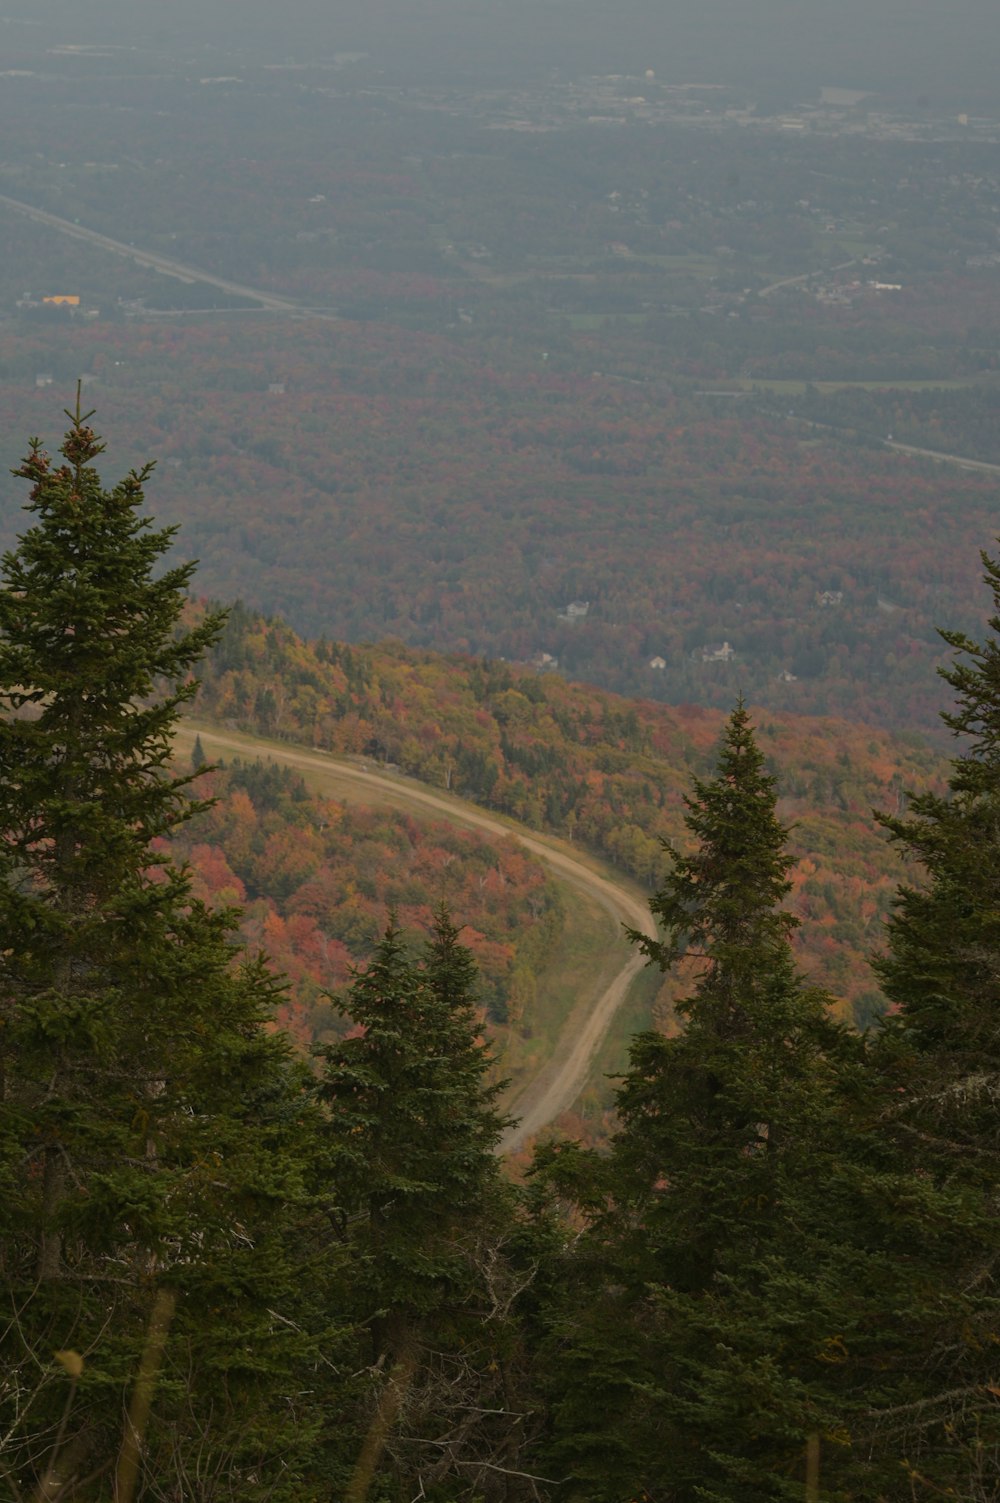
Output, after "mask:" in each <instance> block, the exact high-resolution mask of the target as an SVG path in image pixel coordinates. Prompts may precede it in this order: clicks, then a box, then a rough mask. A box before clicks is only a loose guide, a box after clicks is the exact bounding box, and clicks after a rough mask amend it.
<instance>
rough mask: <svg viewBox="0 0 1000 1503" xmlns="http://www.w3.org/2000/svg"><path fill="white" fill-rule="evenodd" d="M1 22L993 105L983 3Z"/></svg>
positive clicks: (427, 63)
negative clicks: (650, 71) (823, 87)
mask: <svg viewBox="0 0 1000 1503" xmlns="http://www.w3.org/2000/svg"><path fill="white" fill-rule="evenodd" d="M6 22H7V24H6V26H4V28H3V33H0V34H5V35H4V39H5V41H6V42H7V44H8V47H10V46H11V45H16V28H17V23H21V24H25V25H31V26H38V25H41V26H44V27H46V28H51V29H53V30H54V31H57V32H58V33H59V34H60V37H61V38H62V39H63V40H64V41H75V42H86V41H88V40H90V41H95V40H102V41H107V40H109V39H111V38H112V36H113V37H114V39H116V40H119V41H128V42H130V43H133V44H146V45H156V46H161V47H162V46H166V47H169V48H171V49H173V48H178V47H180V48H184V49H190V48H192V47H196V46H214V47H220V46H221V47H224V48H227V49H230V50H233V51H239V52H244V53H256V54H259V53H261V52H279V53H281V55H282V56H287V55H296V54H300V55H303V56H305V55H307V54H308V55H312V54H313V53H314V52H315V51H316V49H320V50H321V51H323V50H328V51H331V52H332V51H345V50H351V49H359V50H364V51H366V52H369V53H370V54H371V56H372V60H373V61H375V62H377V63H378V64H380V65H381V66H384V67H385V68H387V69H390V70H392V71H393V72H394V73H396V74H398V73H400V72H402V73H409V74H410V75H411V76H412V77H413V78H414V79H425V78H427V77H428V76H433V75H436V76H439V77H440V76H444V75H448V74H451V75H453V76H454V75H455V74H459V73H464V74H466V75H470V76H474V77H479V78H484V77H490V76H492V77H501V76H502V77H504V78H508V79H510V78H517V77H530V76H533V75H537V74H538V73H539V72H543V71H548V70H553V69H554V70H558V71H559V72H560V73H562V74H564V75H565V74H573V73H576V72H581V71H582V72H593V71H600V72H611V71H627V72H640V71H643V70H645V69H646V68H649V67H652V68H654V69H655V70H656V71H657V74H658V75H659V76H661V77H665V78H670V79H675V80H684V79H691V78H693V77H696V76H697V77H704V78H705V79H706V80H708V81H718V82H743V83H746V84H748V85H756V86H760V85H765V84H766V85H767V86H769V87H772V88H782V89H783V88H787V89H792V90H795V91H799V90H801V89H802V88H804V87H811V86H816V85H819V84H830V83H836V84H840V85H843V86H846V87H852V88H865V89H877V90H879V91H882V92H888V93H892V94H894V95H896V96H897V97H901V98H907V97H910V98H912V97H915V96H928V97H930V98H931V99H932V100H933V102H935V103H940V102H943V101H944V100H946V99H947V100H953V99H954V100H958V101H959V102H963V101H964V102H965V103H967V104H968V103H974V102H975V101H976V100H980V99H985V98H988V97H991V96H995V94H996V91H997V87H998V85H997V76H998V63H1000V46H998V42H1000V23H998V19H997V7H996V3H995V0H951V3H949V4H944V3H942V0H839V3H838V4H836V5H834V4H829V3H826V0H699V3H697V4H694V3H692V0H685V3H683V4H682V3H678V0H619V3H617V4H615V5H610V4H606V3H598V0H335V3H333V4H329V3H322V0H294V3H292V4H286V5H282V6H280V7H275V6H274V5H272V4H269V3H265V0H207V3H203V0H172V3H171V4H170V5H168V6H165V5H162V4H159V3H153V0H141V3H138V4H137V3H135V0H92V3H91V4H88V5H87V6H85V7H84V6H80V5H79V4H76V3H69V0H35V3H33V4H32V5H31V6H30V7H28V6H26V5H25V4H24V0H21V4H20V5H17V4H16V3H15V4H14V5H13V6H12V7H11V9H10V10H9V11H8V12H7V16H6Z"/></svg>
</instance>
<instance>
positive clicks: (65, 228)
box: [0, 193, 308, 313]
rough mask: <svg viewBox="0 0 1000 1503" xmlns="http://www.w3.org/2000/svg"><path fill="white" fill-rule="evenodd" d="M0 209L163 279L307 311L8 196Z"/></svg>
mask: <svg viewBox="0 0 1000 1503" xmlns="http://www.w3.org/2000/svg"><path fill="white" fill-rule="evenodd" d="M0 207H3V208H7V209H13V210H15V212H16V213H18V214H24V215H25V216H26V217H27V218H28V219H34V220H35V221H37V223H39V224H44V225H47V226H48V227H49V229H51V230H58V232H59V234H61V235H70V236H71V237H72V238H73V239H74V240H86V241H87V242H88V244H90V245H97V246H100V248H101V249H102V250H106V251H111V253H112V254H113V255H116V256H126V257H128V259H129V260H130V261H134V262H135V263H136V265H138V266H148V267H149V268H150V269H151V270H153V271H159V272H162V273H163V275H164V276H167V277H177V278H178V279H179V280H180V281H182V282H189V283H190V282H206V283H207V284H208V286H209V287H218V288H219V289H220V291H222V292H228V293H231V294H232V295H233V296H234V297H245V298H253V299H254V301H255V302H257V303H259V304H260V306H261V307H262V308H267V309H269V310H270V311H271V312H272V313H305V312H306V311H308V310H306V309H305V308H303V307H302V306H301V305H300V304H298V303H296V302H294V301H293V299H292V298H287V297H280V296H279V295H278V294H277V293H276V292H262V291H261V289H260V288H259V287H246V286H244V285H243V283H242V282H230V281H229V280H228V279H227V278H226V277H217V276H213V275H212V273H211V272H210V271H202V270H201V269H200V268H199V267H197V266H187V265H185V263H184V262H183V261H174V260H172V259H171V258H170V257H169V256H159V255H157V254H156V253H155V252H153V251H144V250H138V249H136V247H135V246H134V245H126V244H125V242H124V240H112V238H111V236H110V235H101V234H100V233H99V232H98V231H97V230H88V229H86V228H84V226H83V225H81V224H76V223H75V222H74V221H73V220H71V219H61V218H60V217H59V215H58V214H50V213H49V212H48V210H46V209H36V208H35V207H34V205H32V204H26V203H22V202H21V200H20V199H19V198H8V197H7V195H6V194H5V193H0Z"/></svg>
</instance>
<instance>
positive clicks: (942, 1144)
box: [872, 554, 1000, 1499]
mask: <svg viewBox="0 0 1000 1503" xmlns="http://www.w3.org/2000/svg"><path fill="white" fill-rule="evenodd" d="M983 563H984V566H985V570H986V574H985V580H986V584H987V586H988V587H989V589H990V591H991V593H992V597H993V609H994V614H993V616H992V618H991V620H990V623H989V625H990V630H991V633H992V635H991V636H990V637H989V638H988V639H987V640H986V641H985V642H984V643H977V642H975V641H973V640H972V639H971V638H969V637H967V636H966V635H964V634H962V633H958V632H943V633H942V635H943V637H944V639H945V641H946V642H947V643H948V644H949V646H951V647H952V648H953V649H954V650H955V652H956V654H958V655H959V657H958V660H957V661H956V662H955V663H954V664H953V666H952V667H951V668H949V669H947V670H944V672H943V676H944V678H945V679H946V680H947V682H948V683H949V684H950V685H951V686H952V688H953V689H954V691H955V695H956V701H957V703H956V708H955V709H954V710H953V711H951V712H948V713H945V714H944V715H943V717H942V718H943V719H944V721H945V723H946V725H947V726H948V727H949V728H950V730H951V731H952V732H953V733H954V735H955V736H956V737H958V738H960V741H961V749H960V751H959V753H958V755H957V756H956V757H955V759H954V760H953V762H952V771H951V776H950V778H949V780H948V788H947V792H946V793H945V794H943V795H941V794H936V793H924V794H921V795H919V796H916V797H913V798H912V799H911V800H910V804H909V808H908V810H907V812H906V814H905V815H902V816H900V817H897V818H884V819H883V820H882V823H883V824H884V825H885V826H886V828H887V829H888V830H889V832H890V834H891V835H892V837H893V838H894V839H895V840H896V841H898V842H899V843H900V845H902V846H903V847H904V848H905V849H906V850H908V852H909V853H910V854H911V856H914V857H916V858H917V860H918V861H919V862H920V864H921V865H922V867H923V869H924V873H925V878H926V880H925V882H924V884H923V885H922V886H921V887H919V888H904V889H902V890H901V892H900V894H899V896H898V900H897V904H896V907H895V910H894V912H893V914H892V916H891V919H890V922H889V927H888V941H889V948H888V953H887V955H886V957H885V959H884V960H883V961H882V962H881V964H880V965H879V967H878V969H879V972H880V974H881V979H882V981H883V985H884V988H885V992H886V995H887V996H888V998H889V1000H890V1002H892V1003H893V1004H894V1007H895V1010H896V1016H895V1017H893V1018H891V1019H890V1020H889V1022H888V1024H887V1027H886V1029H885V1031H884V1035H883V1037H882V1039H881V1041H880V1045H879V1048H878V1051H877V1054H876V1062H877V1064H878V1065H879V1066H880V1068H881V1071H882V1074H881V1077H880V1085H881V1101H880V1116H881V1121H880V1131H881V1134H882V1135H883V1137H884V1138H885V1139H887V1140H888V1142H889V1143H890V1144H891V1145H892V1148H893V1151H894V1153H895V1155H896V1158H897V1160H898V1162H899V1163H900V1164H902V1165H904V1166H907V1168H908V1170H909V1176H910V1184H911V1185H912V1186H915V1187H916V1188H917V1190H918V1192H919V1199H916V1198H915V1200H914V1202H913V1203H915V1204H916V1205H918V1206H919V1207H920V1214H919V1215H915V1214H913V1212H912V1211H911V1212H910V1214H909V1215H906V1202H901V1203H900V1205H899V1208H898V1210H897V1216H902V1217H903V1218H904V1219H905V1221H906V1225H907V1231H908V1247H907V1265H909V1266H912V1269H913V1280H914V1282H915V1283H917V1282H918V1283H919V1289H920V1292H921V1293H922V1295H923V1297H922V1298H916V1297H915V1299H914V1301H913V1303H912V1306H911V1308H910V1310H909V1311H908V1312H907V1322H906V1325H905V1327H904V1328H903V1329H905V1330H907V1331H908V1332H909V1336H910V1339H909V1341H908V1343H907V1346H906V1349H905V1350H899V1349H897V1350H896V1351H895V1352H894V1353H893V1359H894V1360H893V1371H894V1373H896V1374H897V1379H896V1382H895V1384H894V1385H892V1387H891V1388H890V1390H889V1391H888V1392H887V1393H886V1395H885V1396H884V1398H883V1399H882V1402H881V1404H880V1405H878V1406H875V1411H876V1412H875V1413H874V1414H873V1420H872V1422H873V1425H877V1427H878V1433H879V1435H880V1437H881V1438H882V1439H883V1442H885V1440H886V1439H888V1440H889V1442H890V1443H891V1444H892V1445H893V1446H894V1447H895V1448H896V1449H897V1450H899V1451H902V1452H904V1453H905V1454H906V1455H907V1456H908V1457H909V1458H910V1463H911V1467H912V1470H913V1472H914V1474H916V1475H917V1476H918V1477H919V1479H920V1481H919V1487H920V1488H922V1489H923V1493H918V1495H926V1496H941V1495H945V1496H949V1495H950V1496H961V1497H962V1498H969V1499H986V1498H990V1499H992V1498H995V1497H997V1495H998V1491H1000V1480H998V1479H1000V1406H998V1403H997V1395H998V1393H1000V1365H998V1362H997V1356H996V1352H997V1337H996V1333H997V1330H998V1328H1000V1283H998V1275H997V1269H998V1267H1000V1223H998V1220H997V1214H996V1212H997V1204H998V1200H1000V1131H998V1123H1000V1117H998V1110H997V1103H998V1100H1000V1033H998V1028H997V1019H998V1016H1000V641H998V637H997V634H998V633H1000V564H998V563H997V562H996V561H995V560H993V559H991V558H990V557H989V556H988V555H986V554H983Z"/></svg>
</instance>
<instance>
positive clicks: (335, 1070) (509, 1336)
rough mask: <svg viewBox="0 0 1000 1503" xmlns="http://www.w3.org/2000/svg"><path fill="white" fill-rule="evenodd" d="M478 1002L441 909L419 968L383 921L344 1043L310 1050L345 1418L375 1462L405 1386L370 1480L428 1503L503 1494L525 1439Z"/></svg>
mask: <svg viewBox="0 0 1000 1503" xmlns="http://www.w3.org/2000/svg"><path fill="white" fill-rule="evenodd" d="M475 992H476V968H475V965H474V963H473V960H472V957H471V955H470V954H469V952H468V951H467V950H466V949H465V948H464V947H463V946H462V945H461V944H460V943H459V931H458V929H457V928H456V927H455V925H454V924H453V923H452V921H451V919H450V917H449V916H448V914H447V912H446V911H445V910H443V909H442V910H439V911H438V913H437V915H436V918H435V923H434V928H433V931H432V933H431V936H430V938H429V940H428V941H427V943H426V944H425V946H424V948H423V953H422V955H421V956H419V957H416V956H414V955H413V954H411V953H410V951H409V950H408V949H407V947H406V945H405V943H404V941H403V938H402V936H401V934H400V933H399V931H398V930H397V929H396V928H395V927H393V926H392V925H390V927H389V928H388V929H387V930H386V933H385V935H384V937H383V939H382V941H381V943H380V944H379V945H378V947H377V948H376V950H375V952H374V954H373V956H372V958H371V961H370V963H369V965H368V967H367V968H366V969H365V971H364V972H362V973H359V974H358V975H357V976H356V977H355V980H354V982H353V984H352V986H351V987H350V990H349V991H348V993H347V995H346V997H345V998H344V999H343V1005H344V1008H345V1011H346V1013H347V1015H348V1017H349V1018H350V1019H351V1020H352V1021H353V1023H354V1025H355V1027H354V1030H353V1031H352V1033H351V1034H349V1035H348V1037H347V1038H346V1039H344V1040H343V1041H342V1042H341V1043H339V1044H336V1045H329V1046H326V1047H324V1048H322V1049H320V1050H319V1051H318V1053H319V1058H320V1061H321V1074H320V1080H319V1084H318V1088H317V1089H318V1095H319V1099H320V1100H321V1102H322V1103H323V1105H324V1108H325V1111H326V1113H327V1124H328V1125H327V1133H326V1141H327V1151H328V1158H329V1163H330V1169H331V1173H332V1176H333V1182H334V1184H335V1185H336V1189H337V1199H338V1204H339V1205H340V1206H341V1207H342V1213H341V1214H342V1216H343V1221H342V1223H341V1224H342V1236H343V1238H344V1242H345V1247H346V1249H347V1251H348V1257H349V1265H348V1266H349V1270H350V1280H349V1283H348V1284H347V1286H346V1287H345V1289H344V1291H343V1295H342V1298H343V1301H344V1308H345V1309H346V1310H349V1311H350V1314H351V1318H352V1320H353V1322H354V1323H355V1325H356V1327H357V1329H358V1332H359V1335H360V1336H361V1337H362V1338H363V1345H362V1347H361V1348H360V1350H359V1361H360V1363H361V1365H362V1366H363V1368H364V1374H365V1384H364V1388H363V1394H362V1399H361V1402H360V1403H359V1404H357V1405H356V1406H355V1408H354V1411H353V1423H354V1424H355V1425H356V1426H358V1428H359V1433H364V1431H363V1421H364V1417H365V1415H366V1414H367V1413H370V1412H371V1411H372V1409H373V1410H374V1415H375V1418H374V1419H372V1421H371V1422H370V1425H369V1430H368V1438H367V1440H366V1442H365V1446H366V1448H369V1449H370V1448H371V1446H372V1438H371V1437H372V1433H373V1431H372V1426H377V1423H378V1417H379V1416H380V1415H383V1414H384V1412H385V1409H386V1406H387V1405H388V1404H389V1403H390V1402H391V1401H392V1399H391V1396H392V1393H393V1386H394V1385H401V1386H402V1387H403V1389H404V1390H405V1400H404V1402H403V1403H402V1409H401V1414H400V1416H399V1422H398V1424H393V1425H392V1426H391V1427H388V1433H387V1434H386V1435H385V1436H384V1437H383V1439H382V1442H381V1446H380V1448H379V1450H378V1454H379V1455H381V1452H382V1449H384V1450H385V1453H386V1454H385V1457H384V1458H383V1461H382V1471H383V1475H384V1477H385V1478H386V1480H387V1483H388V1479H389V1478H390V1477H392V1476H393V1475H395V1477H396V1479H397V1480H396V1485H397V1486H398V1487H399V1488H402V1487H403V1486H404V1485H409V1484H405V1483H404V1480H403V1479H404V1478H406V1477H411V1478H412V1476H413V1475H415V1474H416V1475H419V1476H420V1477H421V1479H422V1482H423V1483H424V1485H426V1486H427V1487H428V1488H429V1489H430V1493H429V1495H430V1496H433V1497H441V1498H446V1497H447V1498H451V1497H472V1496H480V1495H481V1496H483V1497H485V1498H495V1497H500V1496H508V1494H506V1493H502V1492H498V1488H499V1487H500V1486H501V1480H500V1479H501V1478H502V1477H503V1471H504V1468H503V1466H502V1465H500V1463H501V1462H503V1460H504V1458H512V1457H515V1456H516V1454H517V1452H518V1450H519V1448H520V1446H521V1445H523V1443H524V1439H525V1436H526V1433H527V1432H526V1430H525V1428H524V1425H523V1420H524V1416H523V1415H520V1416H519V1415H518V1413H517V1403H516V1398H515V1394H516V1392H517V1390H518V1389H519V1387H520V1386H521V1383H522V1381H523V1379H522V1375H521V1374H520V1372H519V1369H518V1361H517V1323H516V1319H515V1315H514V1306H515V1304H516V1302H517V1299H518V1297H519V1293H520V1288H521V1284H522V1283H523V1282H527V1281H530V1276H529V1279H527V1280H526V1279H525V1274H524V1269H523V1267H519V1264H520V1263H521V1262H523V1260H522V1259H520V1257H519V1254H518V1252H517V1243H518V1237H517V1234H516V1228H515V1209H516V1197H515V1196H514V1194H513V1192H512V1190H511V1189H510V1188H509V1187H507V1186H505V1185H504V1183H503V1181H502V1180H501V1177H500V1172H499V1164H498V1160H497V1157H496V1150H497V1145H498V1143H499V1140H500V1136H501V1134H502V1132H503V1130H504V1128H505V1126H506V1125H507V1119H505V1118H504V1117H503V1116H502V1115H501V1114H500V1113H499V1112H498V1111H497V1109H496V1105H495V1101H496V1097H497V1095H498V1094H499V1092H500V1091H501V1090H502V1088H503V1087H502V1083H499V1082H493V1083H492V1084H491V1083H489V1075H490V1073H491V1065H490V1059H489V1055H488V1053H487V1051H486V1049H485V1048H484V1046H483V1044H482V1042H481V1041H480V1039H479V1038H478V1027H477V1021H476V1012H475ZM376 1460H377V1458H376ZM375 1464H376V1461H372V1465H373V1466H374V1465H375ZM511 1464H512V1465H515V1464H516V1463H514V1462H511ZM511 1480H512V1479H511ZM453 1489H454V1491H453ZM439 1490H440V1491H439ZM352 1496H353V1494H352ZM510 1496H519V1494H518V1493H517V1492H516V1485H515V1492H514V1493H513V1494H510Z"/></svg>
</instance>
